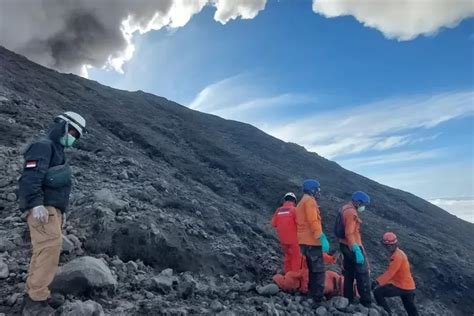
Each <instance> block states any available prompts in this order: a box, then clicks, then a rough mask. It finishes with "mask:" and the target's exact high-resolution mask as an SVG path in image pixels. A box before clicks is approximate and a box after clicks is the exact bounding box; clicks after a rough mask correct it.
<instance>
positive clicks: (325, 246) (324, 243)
mask: <svg viewBox="0 0 474 316" xmlns="http://www.w3.org/2000/svg"><path fill="white" fill-rule="evenodd" d="M319 241H320V242H321V248H322V249H323V252H325V253H327V252H328V251H329V241H328V239H327V237H326V235H325V234H324V233H321V236H319Z"/></svg>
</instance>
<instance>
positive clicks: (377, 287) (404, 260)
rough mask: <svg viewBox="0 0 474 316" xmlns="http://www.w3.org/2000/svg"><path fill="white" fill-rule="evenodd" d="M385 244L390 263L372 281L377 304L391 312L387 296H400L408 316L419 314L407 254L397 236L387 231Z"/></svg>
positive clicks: (384, 237)
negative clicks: (399, 244)
mask: <svg viewBox="0 0 474 316" xmlns="http://www.w3.org/2000/svg"><path fill="white" fill-rule="evenodd" d="M383 244H384V245H385V247H386V249H387V251H388V252H389V254H390V264H389V266H388V269H387V271H385V273H384V274H382V275H381V276H379V277H378V278H377V280H376V281H374V282H373V283H372V288H373V289H374V296H375V300H376V301H377V304H379V305H380V306H382V307H383V308H384V309H385V310H386V311H387V313H389V314H390V313H391V310H390V307H388V304H387V301H386V300H385V298H386V297H394V296H400V298H401V299H402V302H403V306H404V307H405V310H406V311H407V313H408V316H418V310H417V309H416V306H415V302H414V300H415V281H414V280H413V277H412V275H411V272H410V263H409V262H408V257H407V255H406V254H405V253H404V252H403V251H402V250H401V249H400V248H398V241H397V236H396V235H395V234H394V233H391V232H387V233H385V234H384V235H383Z"/></svg>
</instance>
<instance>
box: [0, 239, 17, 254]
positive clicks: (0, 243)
mask: <svg viewBox="0 0 474 316" xmlns="http://www.w3.org/2000/svg"><path fill="white" fill-rule="evenodd" d="M13 249H15V244H14V243H13V242H11V241H10V240H8V239H6V238H3V237H2V238H0V252H4V251H11V250H13Z"/></svg>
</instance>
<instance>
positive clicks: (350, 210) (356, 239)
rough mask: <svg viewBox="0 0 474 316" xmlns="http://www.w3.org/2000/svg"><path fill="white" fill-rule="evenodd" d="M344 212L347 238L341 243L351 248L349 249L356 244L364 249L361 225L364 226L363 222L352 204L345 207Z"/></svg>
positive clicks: (343, 218) (343, 220) (343, 217)
mask: <svg viewBox="0 0 474 316" xmlns="http://www.w3.org/2000/svg"><path fill="white" fill-rule="evenodd" d="M342 212H343V215H342V222H343V223H344V229H345V234H346V238H344V239H340V240H339V242H340V243H343V244H345V245H347V246H349V248H350V247H352V245H354V244H358V245H359V246H361V247H362V238H361V236H360V224H362V221H361V220H360V218H359V216H358V214H357V210H356V209H355V207H354V205H353V204H352V202H349V203H347V204H346V205H344V206H343V207H342Z"/></svg>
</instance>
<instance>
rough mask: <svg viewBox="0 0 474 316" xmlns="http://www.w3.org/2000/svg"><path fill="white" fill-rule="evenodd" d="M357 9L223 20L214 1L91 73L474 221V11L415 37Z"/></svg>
mask: <svg viewBox="0 0 474 316" xmlns="http://www.w3.org/2000/svg"><path fill="white" fill-rule="evenodd" d="M354 12H356V13H354V16H357V19H356V18H354V16H353V15H349V16H337V17H334V18H328V17H325V16H323V15H320V14H315V12H313V10H312V3H311V2H310V1H288V0H287V1H280V2H277V1H269V2H268V3H266V6H265V9H264V10H262V11H259V12H258V15H256V16H255V17H254V18H253V19H245V20H243V19H236V20H233V21H229V22H227V23H226V24H221V23H218V22H216V21H215V20H214V18H213V16H214V13H215V9H214V8H213V7H211V6H206V7H204V9H203V10H202V11H201V12H200V13H198V14H196V15H194V16H193V17H192V19H191V20H190V21H189V22H188V23H187V24H186V25H184V26H183V27H180V28H167V29H165V28H163V29H161V30H158V31H149V32H147V33H144V34H139V33H138V32H136V33H134V35H133V38H132V41H133V43H134V46H135V52H134V54H133V57H132V58H131V59H130V60H129V61H127V62H126V63H125V64H124V66H123V73H119V72H116V71H113V70H106V69H98V68H91V69H89V77H90V78H91V79H93V80H97V81H99V82H101V83H103V84H106V85H110V86H113V87H117V88H120V89H126V90H132V91H133V90H144V91H147V92H151V93H154V94H157V95H161V96H164V97H166V98H168V99H171V100H174V101H177V102H179V103H181V104H183V105H186V106H189V107H191V108H193V109H196V110H199V111H203V112H208V113H213V114H217V115H220V116H222V117H224V118H229V119H235V120H239V121H244V122H248V123H251V124H254V125H255V126H257V127H259V128H261V129H262V130H264V131H266V132H267V133H269V134H271V135H274V136H276V137H279V138H281V139H283V140H285V141H292V142H296V143H299V144H301V145H303V146H305V147H306V148H307V149H308V150H311V151H315V152H317V153H319V154H321V155H323V156H325V157H327V158H330V159H333V160H335V161H337V162H338V163H340V164H341V165H342V166H344V167H346V168H348V169H351V170H354V171H356V172H358V173H361V174H363V175H365V176H368V177H370V178H372V179H374V180H376V181H379V182H381V183H384V184H388V185H390V186H393V187H397V188H401V189H404V190H407V191H410V192H412V193H415V194H417V195H419V196H421V197H423V198H426V199H430V200H432V201H433V202H435V203H437V204H439V205H441V206H442V207H444V208H445V209H448V210H450V211H452V212H453V210H454V211H457V213H456V214H457V215H458V216H461V217H463V218H465V219H468V220H471V221H474V215H472V214H473V213H474V166H473V165H474V152H473V151H474V149H473V148H474V118H473V112H474V104H473V102H474V101H473V100H474V60H473V56H474V54H473V53H474V51H473V49H474V46H473V45H474V19H473V18H467V19H463V20H462V22H460V23H459V24H458V25H457V26H455V25H449V27H448V28H443V27H441V28H440V29H439V30H438V31H437V32H435V33H434V34H429V35H420V36H411V37H415V38H412V39H410V40H406V39H407V36H408V37H410V35H400V34H399V35H393V34H391V33H390V28H393V27H396V25H395V26H394V24H390V23H388V22H387V23H388V24H387V25H384V24H383V23H384V21H382V22H380V23H382V24H380V23H379V22H377V23H379V24H380V25H379V26H378V27H375V28H370V27H367V26H365V25H364V24H363V23H361V22H359V21H358V20H362V22H363V19H366V24H367V23H370V22H371V20H370V18H371V16H370V12H368V13H367V14H366V13H363V14H366V15H365V16H362V17H361V16H360V14H359V13H357V11H354ZM357 14H359V15H357ZM361 14H362V13H361ZM387 20H390V19H387ZM367 21H368V22H367ZM389 22H390V21H389ZM402 22H403V21H402ZM374 23H375V24H377V23H376V22H374ZM393 23H396V20H395V22H393ZM440 23H441V22H440ZM387 30H388V31H387ZM415 33H416V32H415ZM308 176H313V175H308ZM315 176H317V175H315Z"/></svg>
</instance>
